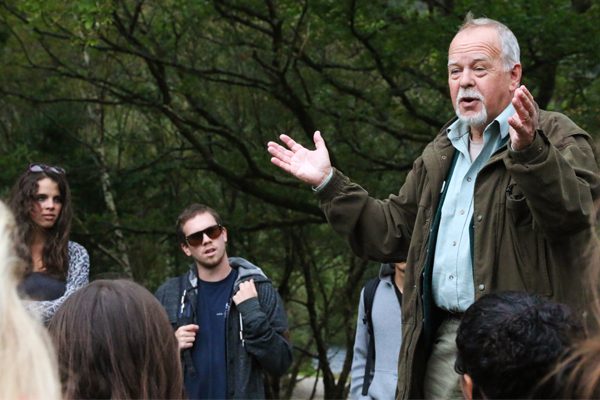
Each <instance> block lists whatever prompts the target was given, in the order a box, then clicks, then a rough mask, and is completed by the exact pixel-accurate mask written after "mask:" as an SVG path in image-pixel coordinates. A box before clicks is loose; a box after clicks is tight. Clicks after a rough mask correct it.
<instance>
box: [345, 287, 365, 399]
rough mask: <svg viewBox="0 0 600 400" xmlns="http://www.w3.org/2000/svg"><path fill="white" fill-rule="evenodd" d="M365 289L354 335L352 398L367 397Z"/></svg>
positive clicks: (351, 371)
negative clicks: (365, 386) (365, 377)
mask: <svg viewBox="0 0 600 400" xmlns="http://www.w3.org/2000/svg"><path fill="white" fill-rule="evenodd" d="M364 294H365V290H364V288H363V290H362V291H361V293H360V302H359V304H358V317H357V319H356V336H355V337H354V355H353V356H352V367H351V369H350V394H349V398H350V399H361V398H365V397H364V396H363V395H362V387H363V379H364V376H365V365H366V364H367V350H368V346H369V331H368V329H367V324H365V323H364V322H363V321H364V318H365V306H364Z"/></svg>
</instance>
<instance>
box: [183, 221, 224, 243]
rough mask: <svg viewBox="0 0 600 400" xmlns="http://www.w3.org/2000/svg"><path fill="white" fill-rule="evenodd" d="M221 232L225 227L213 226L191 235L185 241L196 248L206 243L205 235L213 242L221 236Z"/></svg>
mask: <svg viewBox="0 0 600 400" xmlns="http://www.w3.org/2000/svg"><path fill="white" fill-rule="evenodd" d="M221 232H223V227H222V226H221V225H213V226H209V227H208V228H206V229H203V230H201V231H198V232H194V233H192V234H191V235H188V236H186V237H185V241H186V243H187V244H188V245H190V246H193V247H196V246H200V245H201V244H202V242H203V241H204V235H205V234H206V236H208V237H209V238H211V239H212V240H215V239H216V238H218V237H219V236H220V235H221Z"/></svg>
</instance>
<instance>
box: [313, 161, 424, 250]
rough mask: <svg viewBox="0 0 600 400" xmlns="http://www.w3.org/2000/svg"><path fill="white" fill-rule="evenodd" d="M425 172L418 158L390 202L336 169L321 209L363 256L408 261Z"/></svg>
mask: <svg viewBox="0 0 600 400" xmlns="http://www.w3.org/2000/svg"><path fill="white" fill-rule="evenodd" d="M422 170H423V162H422V160H421V158H418V159H417V160H416V161H415V163H414V165H413V169H412V170H411V172H409V174H408V176H407V178H406V181H405V183H404V185H403V186H402V188H401V189H400V192H399V194H398V195H390V196H389V197H388V198H387V199H386V200H378V199H374V198H372V197H370V196H369V194H368V193H367V191H366V190H365V189H363V188H362V187H360V186H359V185H357V184H355V183H352V182H350V180H349V179H348V178H347V177H346V176H344V175H343V174H342V173H341V172H339V171H337V170H335V171H334V174H333V177H332V178H331V180H330V181H329V183H328V184H327V186H325V188H324V189H323V190H322V191H321V192H319V193H318V196H319V200H320V205H321V209H322V210H323V212H324V213H325V216H326V217H327V221H328V222H329V224H330V225H331V226H332V227H333V229H334V230H335V231H336V232H337V233H338V234H340V235H341V236H342V237H345V238H347V239H348V241H349V243H350V246H351V247H352V250H353V251H354V253H355V254H356V255H358V256H359V257H362V258H365V259H370V260H374V261H379V262H393V261H397V259H400V258H405V257H406V255H407V253H408V246H409V244H410V240H411V237H412V232H413V227H414V224H415V219H416V216H417V211H418V193H420V191H421V190H422V188H421V187H420V185H421V183H420V181H421V179H420V174H421V173H422Z"/></svg>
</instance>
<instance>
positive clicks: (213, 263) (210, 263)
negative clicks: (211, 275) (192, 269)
mask: <svg viewBox="0 0 600 400" xmlns="http://www.w3.org/2000/svg"><path fill="white" fill-rule="evenodd" d="M224 257H225V251H223V253H222V254H221V255H220V257H219V258H216V259H215V258H211V259H203V260H198V259H196V264H197V265H198V267H200V268H203V269H206V270H214V269H217V267H219V265H221V262H222V261H223V258H224Z"/></svg>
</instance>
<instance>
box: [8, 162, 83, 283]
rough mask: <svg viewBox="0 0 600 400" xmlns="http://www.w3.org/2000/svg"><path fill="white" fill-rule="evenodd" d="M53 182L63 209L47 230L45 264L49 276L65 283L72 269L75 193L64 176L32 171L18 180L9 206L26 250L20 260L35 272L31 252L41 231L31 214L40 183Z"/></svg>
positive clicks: (20, 250)
mask: <svg viewBox="0 0 600 400" xmlns="http://www.w3.org/2000/svg"><path fill="white" fill-rule="evenodd" d="M44 178H50V179H51V180H52V181H54V182H56V184H57V185H58V189H59V191H60V196H61V198H62V208H61V211H60V214H59V215H58V218H57V219H56V223H55V224H54V226H53V227H52V228H50V229H46V230H45V234H46V241H45V243H44V249H43V251H42V263H43V265H44V267H45V268H46V271H47V273H48V274H49V275H52V276H55V277H57V278H60V279H65V278H66V275H67V271H68V268H69V246H68V245H69V234H70V232H71V220H72V219H73V209H72V206H71V190H70V189H69V184H68V183H67V178H66V176H65V174H64V173H57V172H53V171H52V170H50V169H44V170H43V172H31V171H30V170H29V168H28V169H27V171H25V172H24V173H23V174H22V175H21V176H20V177H19V179H18V180H17V182H16V183H15V185H14V186H13V188H12V191H11V194H10V200H9V205H10V208H11V209H12V212H13V214H14V216H15V219H16V221H17V226H18V227H19V235H20V238H19V239H20V240H19V241H20V242H21V243H23V244H24V245H25V247H20V248H18V249H17V250H18V252H19V256H21V257H22V258H23V259H24V260H26V261H27V265H28V268H29V270H31V266H32V260H31V253H30V251H29V248H30V246H31V244H32V241H33V237H34V231H35V230H36V229H40V228H39V227H38V226H37V225H36V224H35V223H34V222H33V221H32V220H31V215H30V213H31V210H32V209H33V204H34V202H35V201H36V200H35V197H36V195H37V192H38V182H39V181H40V180H42V179H44Z"/></svg>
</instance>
